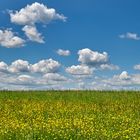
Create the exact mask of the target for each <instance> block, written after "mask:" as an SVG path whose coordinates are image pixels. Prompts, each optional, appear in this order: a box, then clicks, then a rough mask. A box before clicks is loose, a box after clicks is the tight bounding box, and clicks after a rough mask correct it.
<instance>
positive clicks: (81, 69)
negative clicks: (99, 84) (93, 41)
mask: <svg viewBox="0 0 140 140" xmlns="http://www.w3.org/2000/svg"><path fill="white" fill-rule="evenodd" d="M66 72H67V73H70V74H72V75H91V74H92V73H93V69H91V68H89V67H88V66H85V65H77V66H75V65H73V66H71V67H68V68H66Z"/></svg>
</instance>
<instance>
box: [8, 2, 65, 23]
mask: <svg viewBox="0 0 140 140" xmlns="http://www.w3.org/2000/svg"><path fill="white" fill-rule="evenodd" d="M10 17H11V22H13V23H16V24H19V25H34V24H35V23H49V22H51V21H52V20H56V19H59V20H62V21H65V20H66V17H65V16H64V15H62V14H58V13H57V12H56V10H55V9H53V8H48V7H47V6H46V5H44V4H40V3H38V2H35V3H33V4H31V5H27V6H26V7H25V8H22V9H20V10H19V11H15V12H14V11H10Z"/></svg>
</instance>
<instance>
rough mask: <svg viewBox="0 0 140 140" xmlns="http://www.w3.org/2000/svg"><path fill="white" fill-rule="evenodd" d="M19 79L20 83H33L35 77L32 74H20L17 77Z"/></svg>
mask: <svg viewBox="0 0 140 140" xmlns="http://www.w3.org/2000/svg"><path fill="white" fill-rule="evenodd" d="M17 81H18V83H19V84H33V82H34V80H33V77H32V76H30V75H19V76H18V77H17Z"/></svg>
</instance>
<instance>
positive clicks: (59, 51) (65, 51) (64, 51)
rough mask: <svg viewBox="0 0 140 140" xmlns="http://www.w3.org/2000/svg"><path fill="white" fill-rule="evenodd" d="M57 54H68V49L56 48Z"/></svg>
mask: <svg viewBox="0 0 140 140" xmlns="http://www.w3.org/2000/svg"><path fill="white" fill-rule="evenodd" d="M57 54H58V55H60V56H69V55H70V51H69V50H62V49H58V50H57Z"/></svg>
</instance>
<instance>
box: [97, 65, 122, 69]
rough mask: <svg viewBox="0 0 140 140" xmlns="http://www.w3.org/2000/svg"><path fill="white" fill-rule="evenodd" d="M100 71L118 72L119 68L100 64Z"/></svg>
mask: <svg viewBox="0 0 140 140" xmlns="http://www.w3.org/2000/svg"><path fill="white" fill-rule="evenodd" d="M100 69H101V70H119V69H120V68H119V66H117V65H113V64H101V65H100Z"/></svg>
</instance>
